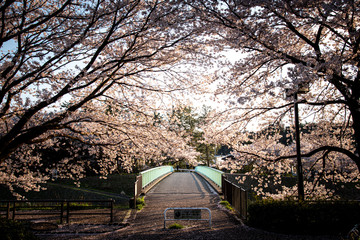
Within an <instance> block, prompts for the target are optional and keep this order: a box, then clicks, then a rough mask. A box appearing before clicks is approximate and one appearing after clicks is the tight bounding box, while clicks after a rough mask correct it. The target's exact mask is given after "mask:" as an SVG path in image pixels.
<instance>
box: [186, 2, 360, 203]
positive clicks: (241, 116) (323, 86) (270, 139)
mask: <svg viewBox="0 0 360 240" xmlns="http://www.w3.org/2000/svg"><path fill="white" fill-rule="evenodd" d="M191 5H192V6H193V7H194V8H195V9H196V10H197V11H198V12H199V13H202V15H201V16H202V19H203V21H206V22H207V23H208V24H209V25H211V26H212V27H213V28H212V29H213V31H211V34H212V36H214V37H212V38H211V39H212V41H211V44H212V45H213V46H217V47H218V49H219V51H225V52H230V53H231V52H233V53H234V52H235V53H236V54H237V61H236V62H235V63H234V64H231V62H229V63H227V66H228V65H231V67H227V66H226V67H224V71H222V72H219V73H218V77H219V78H221V79H222V80H223V84H220V85H219V88H218V92H217V94H219V95H220V94H224V95H228V96H230V97H229V98H228V102H229V103H230V107H229V108H228V110H226V111H224V112H222V113H221V114H219V115H217V116H215V115H214V119H216V122H215V123H216V124H217V125H218V126H215V127H212V129H208V131H207V133H208V136H209V138H210V137H213V138H214V136H219V139H220V140H221V141H223V142H225V143H227V144H229V145H230V146H231V147H232V148H233V149H234V150H235V152H234V155H235V156H237V158H238V159H239V160H238V161H236V162H234V163H233V164H234V165H233V166H232V168H234V169H238V168H240V167H241V166H244V165H249V164H251V165H252V166H253V174H254V173H255V172H257V173H260V172H261V171H262V172H263V171H264V168H266V169H267V170H269V171H272V172H273V173H278V174H280V175H281V174H285V173H290V172H291V167H290V166H291V165H292V164H293V158H294V157H296V154H295V147H294V145H292V144H289V145H287V146H284V145H282V144H279V138H280V137H281V135H279V134H278V131H272V132H271V134H270V133H269V134H258V135H256V137H254V135H252V134H249V132H248V131H258V132H263V131H264V129H267V128H268V127H269V126H273V127H275V128H277V129H279V126H282V127H284V126H288V127H292V126H293V116H292V114H293V107H294V99H293V98H290V99H285V97H284V95H285V92H286V91H287V93H288V94H289V93H290V95H293V94H294V93H297V92H300V90H301V88H303V87H305V86H309V90H310V91H309V92H308V93H307V94H303V95H299V99H297V100H295V101H296V102H297V103H298V104H299V106H300V117H301V120H302V123H303V124H304V125H306V123H312V124H313V125H315V127H312V128H311V131H308V132H306V133H304V132H303V133H302V136H301V156H302V158H303V161H304V165H305V166H304V168H305V169H306V170H307V172H306V178H305V181H306V186H305V188H306V189H305V190H306V194H307V196H309V197H310V196H311V193H313V194H312V196H323V197H326V196H329V194H331V192H329V191H328V192H326V190H325V188H326V187H325V185H326V184H323V183H324V182H327V181H333V182H336V181H353V182H358V181H359V170H360V157H359V152H360V114H359V113H360V71H359V66H360V58H359V44H360V28H359V26H360V25H359V23H360V8H359V6H360V3H359V1H357V0H351V1H343V0H336V1H306V0H304V1H291V0H290V1H282V0H279V1H267V0H261V1H250V0H249V1H247V0H244V1H232V0H221V1H202V0H199V1H196V2H194V3H192V4H191ZM220 122H221V123H220ZM215 128H216V129H222V133H223V134H221V135H219V132H217V131H215V130H214V129H215ZM246 131H247V132H246ZM289 132H294V131H293V129H290V131H289ZM250 143H251V144H250ZM236 165H240V166H236ZM257 170H258V171H257ZM312 174H316V176H317V178H316V179H317V180H316V179H315V180H314V178H313V177H312ZM330 176H333V177H330ZM334 176H336V177H334ZM278 180H279V179H278ZM279 181H280V180H279ZM259 188H260V187H259ZM261 188H262V187H261ZM320 188H321V189H320ZM316 190H317V191H316ZM282 191H285V188H283V189H282V190H281V191H279V193H280V194H279V196H280V195H282V193H283V192H282ZM259 192H263V189H261V191H259ZM285 192H287V193H289V192H292V193H294V192H296V188H295V187H294V188H291V189H286V191H285ZM319 192H323V194H319Z"/></svg>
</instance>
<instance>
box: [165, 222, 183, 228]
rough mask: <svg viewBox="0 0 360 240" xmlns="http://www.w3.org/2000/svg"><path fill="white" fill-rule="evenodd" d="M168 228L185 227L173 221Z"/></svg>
mask: <svg viewBox="0 0 360 240" xmlns="http://www.w3.org/2000/svg"><path fill="white" fill-rule="evenodd" d="M168 228H169V229H183V228H185V226H184V225H181V224H179V223H173V224H171V225H170V226H169V227H168Z"/></svg>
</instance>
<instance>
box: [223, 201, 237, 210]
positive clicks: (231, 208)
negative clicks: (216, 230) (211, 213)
mask: <svg viewBox="0 0 360 240" xmlns="http://www.w3.org/2000/svg"><path fill="white" fill-rule="evenodd" d="M220 204H221V205H223V206H224V207H225V208H226V209H227V210H229V211H234V208H233V207H232V206H231V204H230V203H229V202H228V201H221V202H220Z"/></svg>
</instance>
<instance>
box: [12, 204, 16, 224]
mask: <svg viewBox="0 0 360 240" xmlns="http://www.w3.org/2000/svg"><path fill="white" fill-rule="evenodd" d="M15 211H16V210H15V201H14V202H13V214H12V220H15Z"/></svg>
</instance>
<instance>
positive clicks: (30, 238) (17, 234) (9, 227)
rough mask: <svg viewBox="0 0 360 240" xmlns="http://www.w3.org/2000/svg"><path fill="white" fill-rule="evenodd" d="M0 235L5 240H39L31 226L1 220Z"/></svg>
mask: <svg viewBox="0 0 360 240" xmlns="http://www.w3.org/2000/svg"><path fill="white" fill-rule="evenodd" d="M0 234H1V239H3V240H37V239H38V238H37V237H36V236H35V235H34V234H33V233H32V232H30V230H29V224H27V223H25V222H19V221H13V220H7V219H2V218H0Z"/></svg>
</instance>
